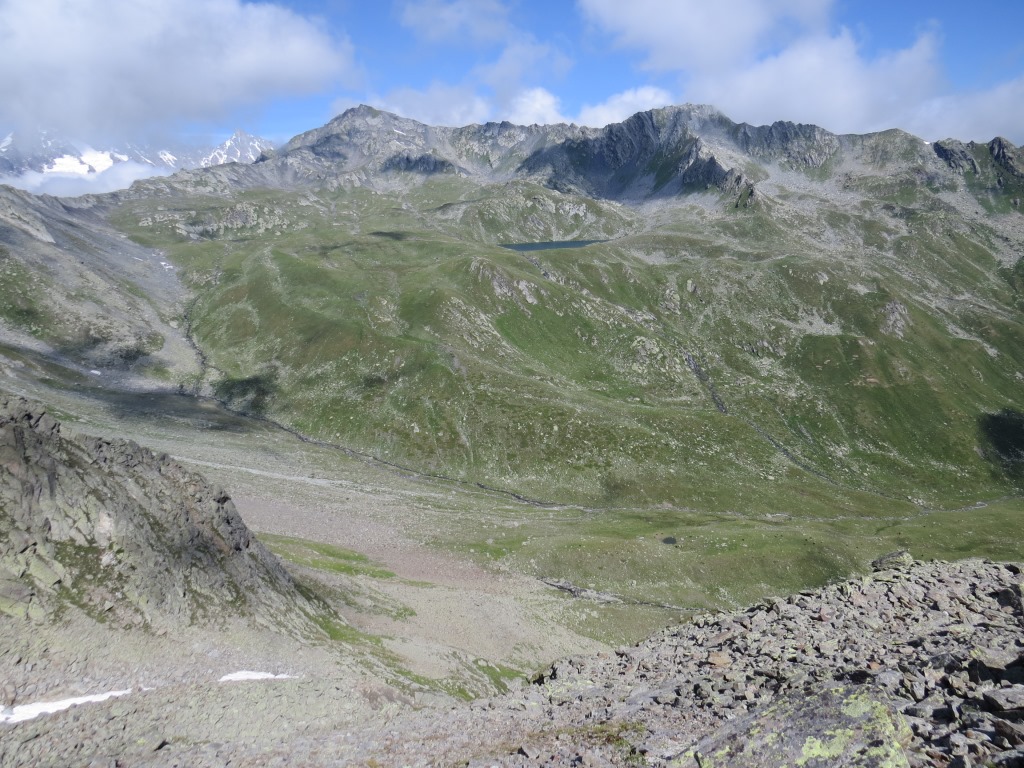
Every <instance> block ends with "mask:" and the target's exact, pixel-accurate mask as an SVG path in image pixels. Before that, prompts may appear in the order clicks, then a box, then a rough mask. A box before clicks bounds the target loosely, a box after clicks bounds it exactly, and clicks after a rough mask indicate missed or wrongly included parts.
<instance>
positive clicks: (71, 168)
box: [0, 131, 273, 177]
mask: <svg viewBox="0 0 1024 768" xmlns="http://www.w3.org/2000/svg"><path fill="white" fill-rule="evenodd" d="M272 148H273V145H272V144H271V143H270V142H269V141H267V140H266V139H261V138H259V137H257V136H251V135H249V134H248V133H246V132H245V131H236V132H235V133H234V134H233V135H232V136H231V137H230V138H229V139H227V141H225V142H223V143H221V144H218V145H217V146H211V147H185V146H180V147H170V146H155V145H146V144H135V143H130V142H129V143H123V144H118V145H116V146H107V145H104V146H103V147H102V148H96V147H93V146H91V145H89V144H86V143H84V142H81V141H76V140H73V139H67V138H62V137H58V136H55V135H52V134H51V133H50V132H48V131H40V132H39V134H38V135H35V136H25V135H23V134H21V133H15V132H9V133H7V134H6V136H4V138H2V139H0V176H6V177H16V176H20V175H22V174H24V173H26V172H29V171H34V172H36V173H62V174H80V175H85V174H91V173H99V172H102V171H105V170H107V169H108V168H110V167H111V166H113V165H115V164H117V163H124V162H134V163H140V164H143V165H150V166H153V167H154V168H158V169H161V170H169V171H176V170H181V169H183V168H206V167H209V166H211V165H220V164H221V163H235V162H240V163H251V162H253V161H254V160H256V159H257V158H259V156H260V155H261V154H262V153H263V152H265V151H269V150H271V149H272Z"/></svg>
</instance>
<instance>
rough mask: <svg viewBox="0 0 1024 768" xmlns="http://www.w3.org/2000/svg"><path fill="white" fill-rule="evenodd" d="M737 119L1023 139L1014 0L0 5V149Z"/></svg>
mask: <svg viewBox="0 0 1024 768" xmlns="http://www.w3.org/2000/svg"><path fill="white" fill-rule="evenodd" d="M687 102H689V103H706V104H712V105H714V106H716V107H717V108H718V109H720V110H721V111H722V112H724V113H725V114H726V115H728V116H729V117H730V118H732V119H733V120H735V121H737V122H749V123H753V124H764V123H771V122H773V121H776V120H790V121H794V122H805V123H815V124H818V125H821V126H823V127H824V128H827V129H828V130H831V131H833V132H836V133H864V132H869V131H876V130H883V129H887V128H902V129H904V130H907V131H910V132H911V133H914V134H916V135H918V136H920V137H922V138H924V139H927V140H934V139H939V138H945V137H949V136H953V137H956V138H960V139H963V140H978V141H988V140H989V139H991V138H993V137H994V136H996V135H1001V136H1004V137H1006V138H1008V139H1010V140H1011V141H1013V142H1014V143H1017V144H1021V143H1024V3H1020V4H1018V3H1013V2H1005V0H1000V2H990V1H989V0H975V1H974V2H972V3H970V4H967V5H965V4H963V3H956V4H954V3H953V2H947V1H946V0H929V1H928V2H919V1H918V0H885V1H884V2H883V1H882V0H877V1H876V0H859V1H854V0H730V1H729V2H727V3H725V2H720V0H715V1H714V2H712V1H709V0H628V1H627V0H326V1H325V2H312V1H311V0H276V1H275V2H243V0H0V139H2V138H3V136H4V135H5V133H4V131H6V130H15V131H19V130H20V131H26V130H34V129H35V128H38V127H47V128H49V129H50V130H51V131H56V132H58V133H62V134H63V135H66V136H69V137H71V138H75V139H78V140H81V141H85V142H89V143H91V144H93V146H100V145H102V144H103V143H104V142H115V141H125V140H132V141H138V142H146V141H160V140H170V139H177V138H179V137H181V136H186V137H189V138H191V139H194V140H196V141H204V142H205V141H209V140H210V139H223V138H226V137H227V136H228V135H229V134H230V133H231V132H232V131H233V130H235V129H236V128H241V129H244V130H247V131H249V132H251V133H254V134H257V135H261V136H264V137H266V138H269V139H272V140H274V141H279V142H283V141H285V140H287V139H288V138H290V137H291V136H293V135H295V134H298V133H301V132H303V131H306V130H310V129H312V128H315V127H318V126H320V125H322V124H324V123H325V122H327V121H328V120H330V119H331V118H332V117H334V116H335V115H337V114H338V113H340V112H342V111H344V110H345V109H346V108H348V107H351V106H355V105H357V104H360V103H366V104H370V105H373V106H376V107H379V108H381V109H386V110H389V111H392V112H396V113H398V114H401V115H403V116H406V117H410V118H414V119H417V120H421V121H423V122H426V123H430V124H434V125H465V124H469V123H482V122H486V121H491V120H509V121H512V122H515V123H523V124H531V123H554V122H575V123H578V124H584V125H593V126H602V125H605V124H607V123H609V122H616V121H620V120H622V119H624V118H626V117H628V116H629V115H631V114H633V113H635V112H637V111H640V110H645V109H650V108H654V107H660V106H665V105H669V104H683V103H687Z"/></svg>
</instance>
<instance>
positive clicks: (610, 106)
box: [576, 85, 673, 128]
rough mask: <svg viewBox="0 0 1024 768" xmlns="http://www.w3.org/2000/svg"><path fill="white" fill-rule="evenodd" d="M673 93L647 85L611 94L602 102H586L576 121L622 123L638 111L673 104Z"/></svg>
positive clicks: (596, 123) (591, 123)
mask: <svg viewBox="0 0 1024 768" xmlns="http://www.w3.org/2000/svg"><path fill="white" fill-rule="evenodd" d="M672 103H673V100H672V94H670V93H669V92H668V91H666V90H665V89H663V88H656V87H655V86H652V85H645V86H641V87H639V88H631V89H630V90H628V91H623V92H622V93H617V94H615V95H614V96H609V97H608V98H607V99H605V100H604V101H603V102H601V103H600V104H585V105H584V106H583V108H582V109H581V110H580V114H579V117H578V118H577V119H576V122H577V123H579V124H580V125H590V126H593V127H595V128H603V127H604V126H606V125H608V124H609V123H620V122H622V121H623V120H625V119H626V118H627V117H630V116H631V115H635V114H636V113H637V112H643V111H645V110H648V109H656V108H658V107H665V106H668V105H669V104H672Z"/></svg>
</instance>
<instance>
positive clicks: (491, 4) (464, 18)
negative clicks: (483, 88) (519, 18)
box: [399, 0, 510, 44]
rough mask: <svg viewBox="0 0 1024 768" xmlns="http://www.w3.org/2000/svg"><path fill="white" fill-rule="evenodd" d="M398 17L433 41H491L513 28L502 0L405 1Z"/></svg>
mask: <svg viewBox="0 0 1024 768" xmlns="http://www.w3.org/2000/svg"><path fill="white" fill-rule="evenodd" d="M399 19H400V21H401V22H402V24H403V25H404V26H406V27H408V28H409V29H411V30H412V31H413V33H414V34H415V35H416V36H417V37H419V38H421V39H423V40H426V41H428V42H431V43H442V42H460V41H465V42H470V43H474V44H477V43H488V42H494V41H500V40H503V39H505V38H506V37H507V36H508V34H509V31H510V25H509V21H508V9H507V8H506V7H505V5H504V4H503V3H501V2H499V0H416V1H415V2H407V3H405V5H404V6H403V7H402V12H401V14H400V16H399Z"/></svg>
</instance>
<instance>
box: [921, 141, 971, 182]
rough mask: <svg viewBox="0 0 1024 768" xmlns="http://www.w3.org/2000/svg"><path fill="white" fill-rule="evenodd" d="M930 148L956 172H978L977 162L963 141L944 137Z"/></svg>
mask: <svg viewBox="0 0 1024 768" xmlns="http://www.w3.org/2000/svg"><path fill="white" fill-rule="evenodd" d="M932 149H933V150H935V154H936V155H938V157H939V159H941V160H942V161H943V162H945V163H946V165H948V166H949V167H950V168H952V169H953V170H954V171H956V172H957V173H960V174H963V173H967V172H970V173H974V174H977V173H978V163H977V161H976V160H975V159H974V157H973V155H971V153H970V150H968V148H967V147H966V146H964V144H963V142H960V141H957V140H956V139H944V140H943V141H936V142H935V143H934V144H932Z"/></svg>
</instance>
